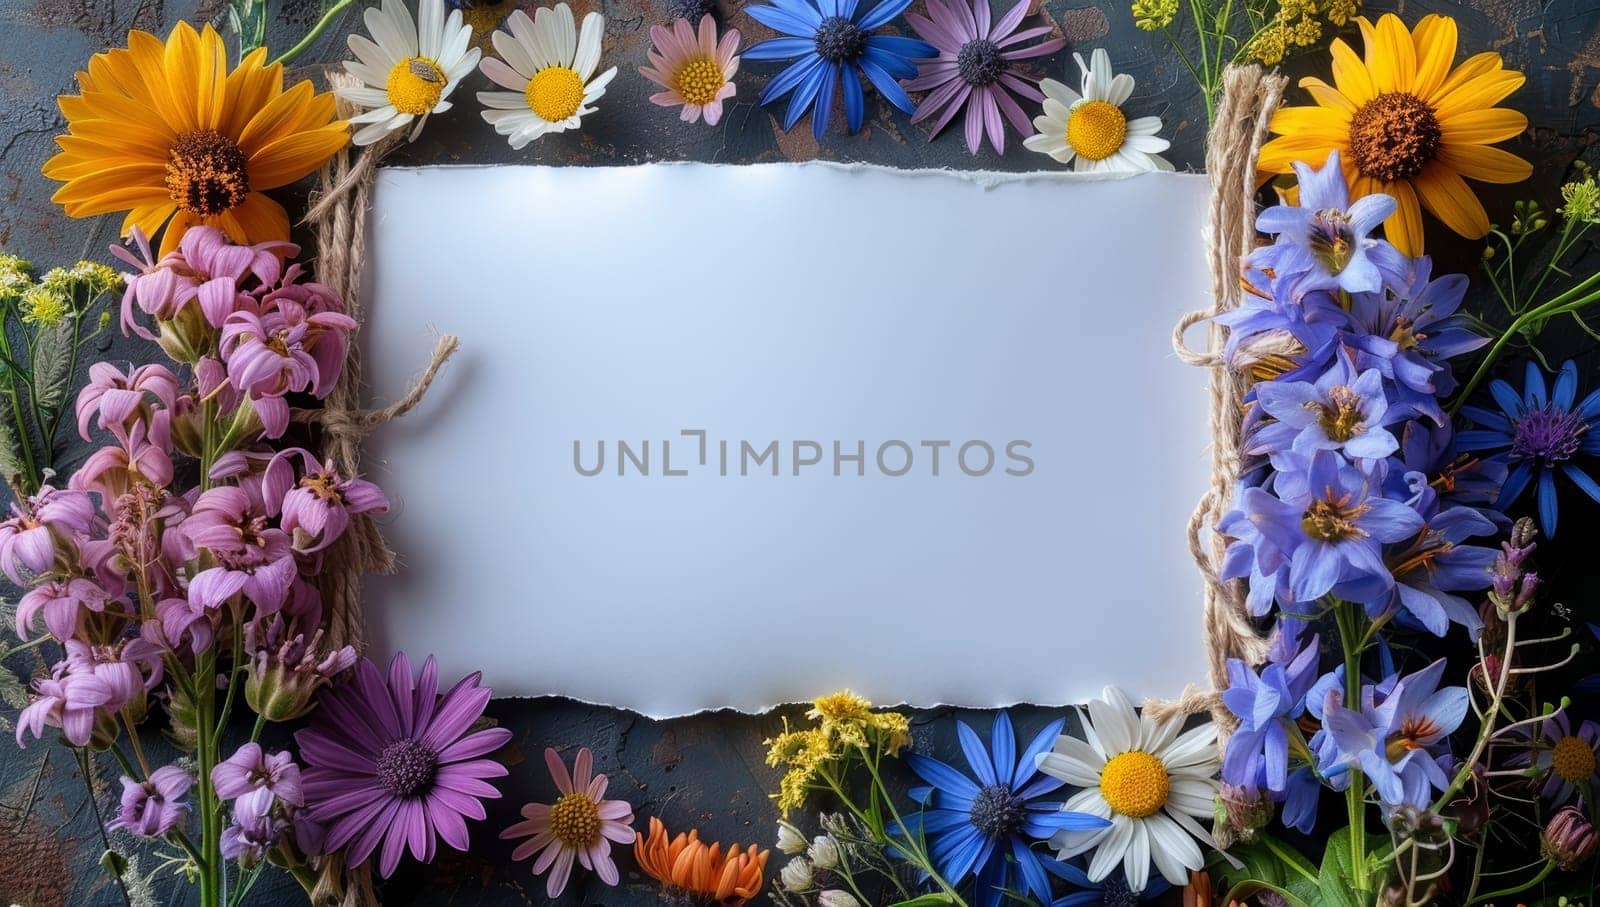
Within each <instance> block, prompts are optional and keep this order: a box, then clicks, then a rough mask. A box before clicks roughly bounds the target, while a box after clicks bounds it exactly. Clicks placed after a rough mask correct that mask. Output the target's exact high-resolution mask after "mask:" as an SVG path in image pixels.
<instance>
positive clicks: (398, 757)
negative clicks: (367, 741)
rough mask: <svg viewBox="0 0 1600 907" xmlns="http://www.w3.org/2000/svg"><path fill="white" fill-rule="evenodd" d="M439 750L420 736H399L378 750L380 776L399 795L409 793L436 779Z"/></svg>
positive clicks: (389, 788)
mask: <svg viewBox="0 0 1600 907" xmlns="http://www.w3.org/2000/svg"><path fill="white" fill-rule="evenodd" d="M438 770H439V754H438V753H435V752H434V751H433V748H432V747H430V746H428V745H427V744H425V743H423V742H422V741H420V740H412V739H410V738H407V739H404V740H396V741H395V742H393V743H391V744H389V745H388V746H386V747H384V748H383V752H382V753H379V754H378V780H379V781H380V782H382V784H383V786H384V789H385V790H387V791H389V792H390V793H392V794H394V795H395V796H396V797H409V796H411V795H412V794H414V793H416V792H417V791H419V790H421V789H422V788H424V787H426V786H427V785H428V784H430V783H431V782H432V781H433V776H434V774H435V773H436V772H438Z"/></svg>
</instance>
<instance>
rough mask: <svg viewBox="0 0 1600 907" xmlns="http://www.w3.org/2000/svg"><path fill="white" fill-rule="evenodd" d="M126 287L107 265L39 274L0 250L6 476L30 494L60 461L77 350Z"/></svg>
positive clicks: (1, 424)
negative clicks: (112, 299)
mask: <svg viewBox="0 0 1600 907" xmlns="http://www.w3.org/2000/svg"><path fill="white" fill-rule="evenodd" d="M121 287H122V278H121V277H120V276H118V274H117V273H116V272H115V271H113V270H111V269H110V268H108V267H106V266H105V265H102V264H96V263H95V262H91V261H80V262H78V263H77V264H76V265H73V266H72V267H70V268H52V269H51V270H49V271H47V272H45V274H44V276H42V277H39V278H38V279H35V278H34V272H33V266H32V265H31V264H30V263H28V262H27V261H25V260H23V259H21V258H18V257H17V256H15V255H7V254H4V253H0V398H9V401H8V402H9V403H10V406H9V407H7V406H5V405H4V403H3V402H0V476H3V478H4V481H5V483H6V484H9V485H12V486H13V487H18V488H20V489H21V490H22V491H23V492H25V493H27V494H33V493H34V492H36V491H38V490H39V486H40V484H41V483H42V482H43V481H44V477H45V475H46V474H47V472H48V471H49V470H51V469H52V468H53V466H54V462H55V447H56V444H55V439H56V434H57V432H58V430H59V428H60V424H61V416H62V413H63V412H64V411H65V410H66V409H67V406H68V403H69V401H68V393H67V392H68V390H70V387H69V385H70V384H71V382H72V379H73V377H74V376H75V375H76V374H77V371H78V353H79V351H80V350H81V349H82V347H83V345H84V344H86V343H88V342H89V341H90V340H92V339H94V338H95V337H96V336H97V335H98V334H99V333H100V332H101V331H103V330H105V328H106V326H107V325H108V324H109V323H110V321H111V313H110V312H109V311H108V310H107V309H106V307H105V306H103V305H101V304H100V303H101V302H102V301H103V300H105V299H107V298H109V297H110V295H111V294H112V293H113V291H115V290H118V289H120V288H121Z"/></svg>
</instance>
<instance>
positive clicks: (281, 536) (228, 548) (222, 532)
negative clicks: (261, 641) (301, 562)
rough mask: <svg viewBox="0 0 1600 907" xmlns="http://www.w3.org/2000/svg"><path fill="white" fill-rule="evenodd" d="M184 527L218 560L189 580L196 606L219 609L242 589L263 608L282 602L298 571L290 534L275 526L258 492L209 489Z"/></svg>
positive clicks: (228, 487)
mask: <svg viewBox="0 0 1600 907" xmlns="http://www.w3.org/2000/svg"><path fill="white" fill-rule="evenodd" d="M182 532H183V534H184V535H185V536H186V537H187V538H188V539H189V541H190V543H192V544H193V545H194V546H195V547H197V548H204V549H206V550H207V551H209V552H211V555H212V556H213V557H214V558H215V559H216V560H217V562H218V564H217V566H215V567H211V568H208V569H206V570H202V571H200V572H199V573H197V574H195V575H194V577H193V578H192V579H190V580H189V601H190V602H191V603H192V604H194V605H195V606H196V607H198V608H202V609H208V608H215V607H217V606H219V605H221V604H222V603H223V602H225V601H227V600H228V599H230V598H232V597H233V596H235V595H237V594H239V593H240V592H243V593H244V594H245V597H246V598H249V599H250V600H251V601H252V602H254V603H255V604H256V606H257V607H259V608H260V609H261V610H262V611H263V612H264V613H268V614H270V613H272V612H274V611H277V610H278V609H279V608H281V607H283V602H284V599H285V598H286V597H287V596H288V594H289V584H290V583H291V582H292V581H293V580H294V576H295V570H296V568H295V562H294V552H293V551H292V550H291V548H290V545H289V535H288V533H286V532H284V531H283V530H282V529H279V528H277V527H275V526H272V525H271V523H270V520H269V518H268V516H267V514H266V513H265V512H263V505H262V503H261V502H260V501H259V500H257V499H256V498H255V496H252V495H251V494H250V493H248V492H247V491H246V490H245V489H244V488H242V487H240V486H235V485H222V486H219V487H216V488H210V489H207V490H206V491H204V492H201V494H200V497H199V499H198V500H196V501H195V504H194V511H193V512H192V513H191V514H190V515H189V518H188V519H186V520H184V521H183V524H182Z"/></svg>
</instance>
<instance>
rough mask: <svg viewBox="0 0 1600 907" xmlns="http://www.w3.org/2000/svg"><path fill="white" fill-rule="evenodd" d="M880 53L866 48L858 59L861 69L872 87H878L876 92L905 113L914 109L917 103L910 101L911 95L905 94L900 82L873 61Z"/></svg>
mask: <svg viewBox="0 0 1600 907" xmlns="http://www.w3.org/2000/svg"><path fill="white" fill-rule="evenodd" d="M880 53H881V52H874V51H873V49H872V48H870V47H869V48H867V52H866V53H865V54H863V55H862V57H861V59H860V60H859V61H858V62H859V63H860V65H861V71H862V72H863V73H864V74H866V77H867V79H869V80H870V81H871V82H872V84H873V87H875V88H877V89H878V93H879V94H881V95H883V98H884V100H886V101H888V102H889V103H890V104H893V105H894V106H896V107H898V108H900V109H901V110H902V111H904V112H906V113H910V112H912V111H913V110H916V109H917V105H915V104H913V103H911V96H910V95H908V94H906V91H905V89H904V88H901V87H900V83H899V82H896V81H895V80H894V77H893V76H891V75H889V74H888V73H887V72H884V70H883V67H882V66H881V65H879V64H878V63H875V62H873V57H874V56H876V55H878V54H880Z"/></svg>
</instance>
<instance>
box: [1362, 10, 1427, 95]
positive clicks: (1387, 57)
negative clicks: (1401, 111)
mask: <svg viewBox="0 0 1600 907" xmlns="http://www.w3.org/2000/svg"><path fill="white" fill-rule="evenodd" d="M1367 68H1368V69H1369V70H1371V71H1372V82H1373V85H1374V87H1376V88H1377V89H1378V92H1379V93H1380V94H1381V93H1384V92H1389V91H1410V90H1411V87H1412V85H1413V84H1414V83H1415V82H1416V80H1417V46H1416V44H1415V43H1413V42H1412V40H1411V33H1410V32H1408V31H1406V26H1405V23H1403V22H1401V21H1400V17H1399V16H1396V15H1394V14H1393V13H1386V14H1384V16H1383V17H1382V18H1380V19H1379V20H1378V27H1377V44H1376V47H1374V45H1373V43H1372V42H1371V41H1370V40H1369V41H1368V42H1367Z"/></svg>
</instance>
